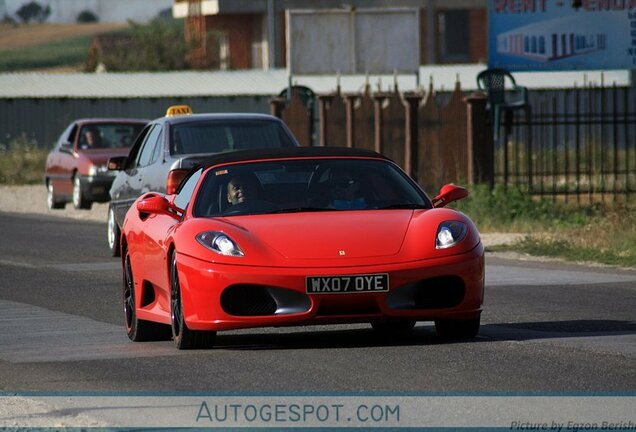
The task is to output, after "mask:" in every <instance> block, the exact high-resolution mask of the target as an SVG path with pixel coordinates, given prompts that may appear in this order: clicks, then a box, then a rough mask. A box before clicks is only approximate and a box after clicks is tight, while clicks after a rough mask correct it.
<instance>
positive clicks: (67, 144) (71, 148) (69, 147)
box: [60, 141, 73, 153]
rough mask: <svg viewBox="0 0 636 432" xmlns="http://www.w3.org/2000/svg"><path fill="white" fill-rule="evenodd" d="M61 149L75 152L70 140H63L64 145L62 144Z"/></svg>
mask: <svg viewBox="0 0 636 432" xmlns="http://www.w3.org/2000/svg"><path fill="white" fill-rule="evenodd" d="M60 151H61V152H64V153H73V144H71V143H70V142H68V141H67V142H63V143H62V145H60Z"/></svg>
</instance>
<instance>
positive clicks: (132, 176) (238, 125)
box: [107, 105, 299, 256]
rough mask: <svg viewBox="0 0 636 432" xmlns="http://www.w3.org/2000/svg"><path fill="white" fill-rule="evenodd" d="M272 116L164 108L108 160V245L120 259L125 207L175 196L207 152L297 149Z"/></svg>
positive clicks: (280, 123)
mask: <svg viewBox="0 0 636 432" xmlns="http://www.w3.org/2000/svg"><path fill="white" fill-rule="evenodd" d="M297 146H299V144H298V141H297V140H296V138H295V137H294V135H293V134H292V133H291V131H290V130H289V129H288V128H287V126H285V124H284V123H283V122H282V121H281V120H280V119H279V118H277V117H274V116H270V115H265V114H192V110H191V109H190V107H188V106H187V105H177V106H172V107H170V108H168V111H167V112H166V116H165V117H160V118H158V119H156V120H153V121H152V122H150V123H149V124H148V125H147V126H146V127H145V128H144V130H143V131H142V132H141V133H140V135H139V136H138V137H137V140H136V141H135V143H134V145H133V147H132V149H131V150H130V154H129V156H128V157H118V158H112V159H111V160H110V161H109V163H108V167H109V169H111V170H118V171H119V172H118V173H117V175H116V177H115V181H114V182H113V185H112V187H111V189H110V198H111V201H110V204H109V209H108V233H107V239H108V247H109V248H110V251H111V254H112V255H113V256H118V255H119V237H120V233H121V225H122V223H123V221H124V217H125V216H126V212H127V211H128V208H129V207H130V206H131V205H132V203H133V202H134V201H135V200H136V199H137V198H138V197H139V196H141V195H143V194H144V193H146V192H150V191H153V192H161V193H166V192H167V193H174V191H175V190H176V188H177V187H178V186H179V183H180V182H181V180H182V179H183V177H184V176H185V175H186V174H187V173H188V172H189V171H190V168H192V167H193V166H195V165H197V164H199V163H201V161H203V160H205V159H206V158H207V157H209V156H210V154H216V153H222V152H229V151H234V150H242V149H253V148H278V147H297Z"/></svg>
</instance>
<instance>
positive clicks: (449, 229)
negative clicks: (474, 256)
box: [435, 221, 468, 249]
mask: <svg viewBox="0 0 636 432" xmlns="http://www.w3.org/2000/svg"><path fill="white" fill-rule="evenodd" d="M467 231H468V228H467V227H466V224H465V223H463V222H459V221H446V222H442V223H441V224H440V225H439V228H437V236H436V237H435V248H436V249H446V248H449V247H451V246H455V245H456V244H457V243H459V242H460V241H462V240H463V239H464V237H466V232H467Z"/></svg>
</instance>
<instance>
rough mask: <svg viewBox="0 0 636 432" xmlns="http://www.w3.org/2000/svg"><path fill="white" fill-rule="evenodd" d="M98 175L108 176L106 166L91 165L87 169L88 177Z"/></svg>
mask: <svg viewBox="0 0 636 432" xmlns="http://www.w3.org/2000/svg"><path fill="white" fill-rule="evenodd" d="M98 174H102V175H103V174H110V173H109V171H108V166H106V165H91V166H90V167H89V168H88V175H89V176H96V175H98Z"/></svg>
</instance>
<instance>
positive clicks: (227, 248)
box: [196, 231, 245, 257]
mask: <svg viewBox="0 0 636 432" xmlns="http://www.w3.org/2000/svg"><path fill="white" fill-rule="evenodd" d="M196 239H197V241H198V242H199V243H201V244H202V245H203V246H205V247H206V248H208V249H210V250H212V251H214V252H216V253H218V254H221V255H225V256H237V257H242V256H244V255H245V254H244V253H243V251H242V250H241V248H240V247H238V245H237V244H236V243H235V242H234V240H232V239H231V238H230V237H228V236H227V235H226V234H223V233H222V232H217V231H206V232H202V233H201V234H199V235H197V237H196Z"/></svg>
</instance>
